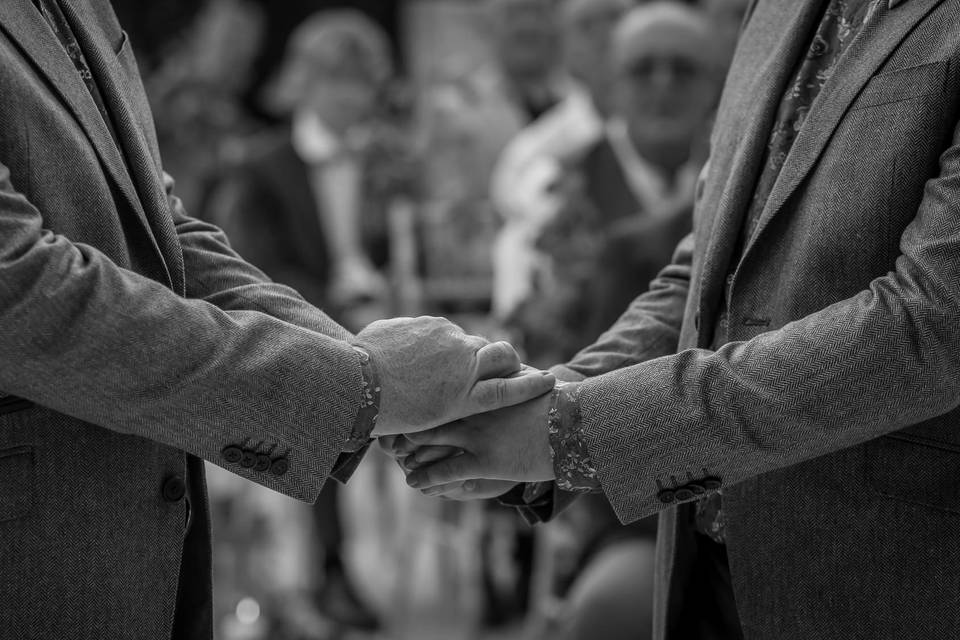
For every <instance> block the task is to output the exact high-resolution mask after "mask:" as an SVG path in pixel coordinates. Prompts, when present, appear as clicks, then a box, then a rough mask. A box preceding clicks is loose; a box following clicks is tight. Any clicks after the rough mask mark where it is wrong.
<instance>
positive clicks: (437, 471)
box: [404, 394, 554, 495]
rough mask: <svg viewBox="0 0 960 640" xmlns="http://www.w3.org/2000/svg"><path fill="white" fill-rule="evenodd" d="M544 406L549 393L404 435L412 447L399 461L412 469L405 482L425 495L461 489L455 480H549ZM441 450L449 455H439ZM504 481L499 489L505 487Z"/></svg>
mask: <svg viewBox="0 0 960 640" xmlns="http://www.w3.org/2000/svg"><path fill="white" fill-rule="evenodd" d="M549 409H550V396H549V394H548V395H544V396H542V397H540V398H537V399H535V400H532V401H530V402H527V403H524V404H522V405H519V406H515V407H510V408H506V409H501V410H499V411H494V412H491V413H486V414H482V415H476V416H472V417H470V418H466V419H464V420H459V421H457V422H454V423H452V424H448V425H445V426H443V427H440V428H438V429H433V430H431V431H425V432H421V433H415V434H409V435H407V440H409V441H410V443H412V445H413V446H415V447H416V449H415V450H414V451H413V453H412V454H411V455H410V456H409V457H408V458H407V459H406V460H405V461H404V464H405V466H406V467H407V468H411V469H414V470H413V471H411V472H410V474H409V475H408V476H407V484H409V485H410V486H411V487H414V488H415V489H420V490H422V491H424V493H429V494H430V495H445V490H450V491H453V492H462V488H461V489H458V488H457V484H458V483H463V482H464V481H469V480H477V479H486V480H498V481H510V482H540V481H544V480H552V479H553V478H554V472H553V457H552V454H551V452H550V440H549V436H548V434H547V412H548V411H549ZM438 447H440V448H452V449H455V450H459V451H461V452H462V453H459V454H458V455H453V456H449V453H450V451H449V450H447V451H446V452H444V451H443V450H442V449H437V448H438ZM442 453H447V454H448V455H446V456H444V457H441V454H442ZM437 458H440V459H439V460H437ZM503 486H504V487H505V488H504V491H506V490H507V489H509V487H508V486H506V485H503ZM501 493H502V492H501Z"/></svg>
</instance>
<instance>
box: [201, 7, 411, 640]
mask: <svg viewBox="0 0 960 640" xmlns="http://www.w3.org/2000/svg"><path fill="white" fill-rule="evenodd" d="M391 75H392V64H391V59H390V54H389V47H388V41H387V38H386V36H385V34H383V33H381V31H380V29H379V27H377V26H376V25H375V24H374V23H372V22H371V21H369V20H368V19H367V18H366V17H364V16H363V15H362V14H360V13H358V12H354V11H352V10H342V11H331V12H323V13H318V14H316V15H314V16H313V17H311V18H309V19H308V20H307V21H306V22H304V23H303V24H302V25H301V26H300V27H299V28H298V29H297V30H296V31H295V32H294V34H293V36H292V38H291V41H290V45H289V50H288V53H287V56H286V60H285V62H284V64H283V66H282V69H281V72H280V75H279V77H278V79H277V82H276V84H275V85H274V86H273V88H272V90H273V91H274V93H273V94H271V96H270V97H271V98H272V101H273V103H274V105H275V106H276V107H277V109H278V110H280V112H282V113H285V114H287V115H289V117H290V127H289V128H284V129H282V130H281V131H279V132H277V133H276V134H273V135H269V136H264V137H259V138H255V139H253V140H252V141H251V142H250V144H249V148H248V149H247V150H246V152H245V154H244V155H245V159H244V160H243V161H242V162H241V163H240V164H239V165H238V166H236V167H234V168H233V169H232V170H231V171H230V172H229V173H228V174H227V175H226V176H225V177H224V178H223V179H222V180H221V183H220V185H219V187H218V188H217V190H216V192H215V193H214V195H213V196H212V197H211V211H210V215H211V217H212V218H213V219H214V220H216V221H217V222H218V223H219V224H220V225H221V226H222V227H223V228H224V229H225V230H226V231H227V233H228V234H229V236H230V240H231V243H232V245H233V246H234V247H235V248H236V250H237V251H238V252H240V253H242V254H243V255H245V256H248V258H249V259H250V260H251V261H252V262H254V263H255V264H257V265H258V266H260V267H261V268H262V269H263V270H264V271H265V272H266V273H267V275H269V276H270V277H271V278H273V279H274V280H276V281H277V282H280V283H283V284H288V285H290V286H293V287H295V288H296V289H297V290H299V291H300V292H301V293H302V294H303V295H304V296H305V297H306V298H307V300H309V301H310V302H312V303H313V304H315V305H317V306H322V307H324V308H326V309H330V310H331V314H332V315H333V316H334V317H335V318H338V319H339V320H340V322H342V323H344V325H345V326H347V327H348V328H350V329H352V330H357V329H359V328H360V327H362V326H363V325H365V324H366V323H367V322H370V321H372V320H376V319H378V318H382V317H386V316H388V315H390V313H391V309H390V300H389V290H388V287H387V275H386V268H387V265H388V258H389V256H388V249H389V237H388V236H389V233H388V225H387V221H386V215H387V209H388V206H389V203H390V200H391V198H393V197H394V196H395V195H396V194H397V191H398V190H399V189H400V188H401V187H400V184H399V182H398V181H397V180H396V179H395V178H396V177H397V176H399V175H400V174H399V173H397V172H394V171H393V168H391V167H389V166H387V165H388V164H389V163H394V164H396V163H398V162H399V158H398V157H397V156H396V155H395V154H394V151H396V150H397V149H398V148H399V145H397V146H396V147H394V148H390V149H388V148H387V147H388V145H390V144H391V141H399V140H400V137H401V136H400V135H399V133H398V132H394V131H388V130H387V129H388V127H387V125H386V124H384V123H382V122H380V121H378V115H379V114H378V111H377V110H378V101H379V100H380V99H381V98H382V97H383V96H384V92H385V89H386V88H387V84H388V81H389V80H390V78H391ZM395 161H396V162H395ZM338 492H339V489H338V486H337V485H336V484H335V483H327V485H326V486H325V487H324V489H323V491H322V492H321V494H320V498H319V499H318V501H317V503H316V506H315V508H314V513H315V514H316V518H315V522H316V528H317V533H318V536H319V539H320V543H321V547H322V548H321V549H320V556H321V558H322V565H323V566H322V571H321V572H320V573H321V575H323V576H324V579H323V587H322V588H321V589H320V590H319V592H318V594H317V602H318V606H319V608H320V610H321V611H322V612H323V613H326V614H327V615H329V616H330V617H332V618H334V619H336V620H337V621H339V622H343V623H346V624H350V625H352V626H357V627H363V628H373V627H376V626H377V624H378V623H377V620H376V617H375V616H374V615H373V613H372V612H370V611H369V610H368V609H367V607H366V606H365V605H364V604H363V603H362V602H361V601H360V599H359V597H358V596H357V595H356V594H355V591H354V589H353V587H352V586H351V582H350V580H349V579H348V578H347V574H346V572H345V570H344V567H343V563H342V560H341V551H342V549H341V542H342V537H343V536H342V532H341V524H340V517H339V512H338V506H337V503H338V499H337V496H338Z"/></svg>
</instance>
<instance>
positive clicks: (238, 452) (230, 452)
mask: <svg viewBox="0 0 960 640" xmlns="http://www.w3.org/2000/svg"><path fill="white" fill-rule="evenodd" d="M220 455H222V456H223V459H224V460H226V461H227V462H229V463H230V464H236V463H238V462H240V460H242V459H243V449H241V448H240V447H238V446H235V445H231V446H229V447H226V448H224V450H223V451H221V452H220Z"/></svg>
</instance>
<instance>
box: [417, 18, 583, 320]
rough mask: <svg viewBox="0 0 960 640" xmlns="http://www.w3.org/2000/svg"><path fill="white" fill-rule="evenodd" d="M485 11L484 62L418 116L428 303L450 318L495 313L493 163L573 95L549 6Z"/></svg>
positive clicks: (454, 75) (446, 80)
mask: <svg viewBox="0 0 960 640" xmlns="http://www.w3.org/2000/svg"><path fill="white" fill-rule="evenodd" d="M482 8H483V11H482V13H481V15H480V18H481V19H482V20H483V29H482V31H483V34H484V36H485V38H486V40H487V43H488V47H487V48H488V51H489V56H488V58H487V60H486V61H485V62H482V63H479V64H477V63H476V62H474V63H473V66H472V67H471V68H466V69H446V70H442V71H441V74H442V75H441V77H439V78H438V79H436V80H435V81H433V82H431V86H429V87H428V88H427V89H426V91H425V95H424V99H423V104H422V108H421V118H420V120H421V124H422V126H423V135H424V144H425V147H426V149H427V150H428V154H427V163H426V167H425V171H426V176H425V184H426V185H427V189H428V192H427V199H428V201H427V209H426V212H425V222H426V224H427V229H426V231H427V234H426V243H427V246H426V260H427V264H426V271H427V275H428V277H429V280H430V282H431V283H432V284H430V285H428V286H429V289H430V291H432V292H433V293H432V295H429V296H428V297H430V298H432V299H433V301H434V304H435V305H436V306H437V307H438V309H439V310H440V311H445V312H448V313H449V312H457V311H461V310H467V311H481V312H485V311H486V310H487V309H488V308H489V305H490V293H491V277H492V266H491V259H490V253H489V246H490V243H491V242H492V238H493V235H494V233H495V231H496V227H497V226H498V222H497V220H496V218H495V216H494V215H493V212H492V209H491V207H490V201H489V182H490V175H491V172H492V171H493V166H494V163H495V162H496V160H497V158H498V157H499V155H500V153H501V151H502V150H503V148H504V147H505V146H506V145H507V143H509V141H510V140H511V139H512V138H513V137H514V136H515V135H516V134H517V133H518V132H519V131H520V130H521V129H523V128H524V127H525V126H526V125H527V124H529V123H530V122H531V121H534V120H536V119H537V118H539V117H540V116H541V115H542V114H543V113H545V112H547V111H548V110H550V109H551V108H552V107H553V106H554V105H555V104H556V103H557V102H559V101H560V100H562V99H563V98H564V97H565V96H566V95H567V94H568V93H569V92H570V91H571V90H572V87H573V85H572V83H571V81H570V78H569V76H568V75H567V74H566V73H565V71H564V70H563V68H562V66H561V64H560V52H559V34H558V32H557V24H556V22H557V21H556V15H555V9H554V7H553V2H552V0H484V2H483V6H482Z"/></svg>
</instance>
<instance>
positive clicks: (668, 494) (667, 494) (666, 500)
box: [657, 489, 674, 504]
mask: <svg viewBox="0 0 960 640" xmlns="http://www.w3.org/2000/svg"><path fill="white" fill-rule="evenodd" d="M657 499H658V500H660V502H662V503H663V504H670V503H671V502H673V499H674V496H673V491H671V490H670V489H664V490H663V491H661V492H660V493H658V494H657Z"/></svg>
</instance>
